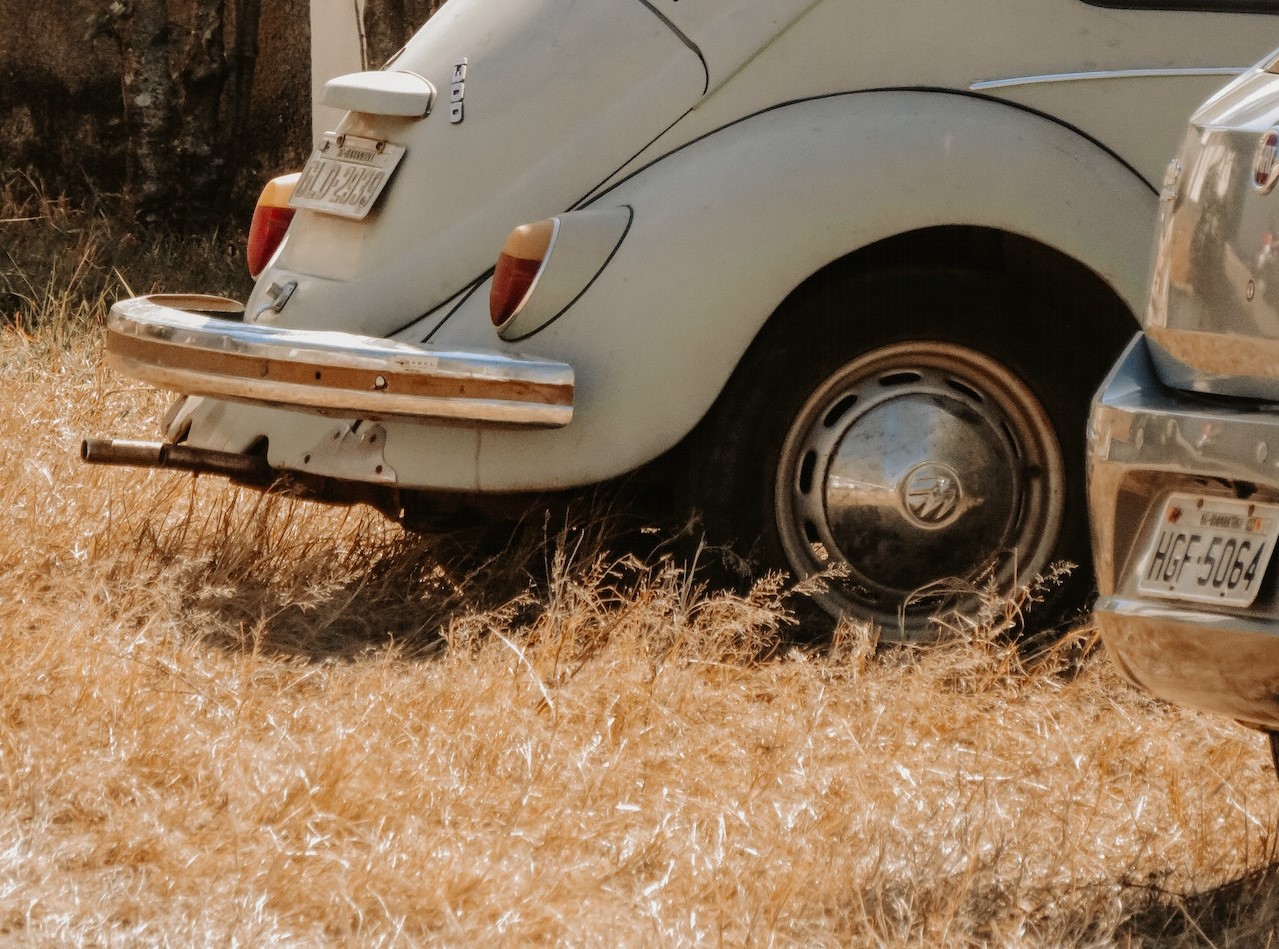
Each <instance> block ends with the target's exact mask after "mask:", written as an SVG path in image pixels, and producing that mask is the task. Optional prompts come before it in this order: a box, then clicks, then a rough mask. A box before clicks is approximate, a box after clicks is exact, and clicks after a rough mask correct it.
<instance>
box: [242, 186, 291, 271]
mask: <svg viewBox="0 0 1279 949" xmlns="http://www.w3.org/2000/svg"><path fill="white" fill-rule="evenodd" d="M301 177H302V175H301V173H297V174H292V175H283V176H282V177H279V178H272V179H271V180H270V181H268V182H267V183H266V187H265V188H263V189H262V194H261V195H259V196H258V203H257V207H255V208H254V209H253V223H252V224H251V225H249V246H248V249H247V251H246V253H245V257H246V259H247V262H248V265H249V274H250V275H251V276H253V277H256V276H257V275H258V274H260V273H261V272H262V271H263V270H265V269H266V265H267V264H268V263H269V262H270V260H271V257H272V256H273V255H274V254H275V252H276V249H277V248H279V246H280V241H282V240H284V232H285V231H287V230H288V229H289V223H290V222H291V221H292V220H293V209H292V208H291V207H289V198H291V197H293V189H294V188H295V187H296V186H297V183H298V179H299V178H301Z"/></svg>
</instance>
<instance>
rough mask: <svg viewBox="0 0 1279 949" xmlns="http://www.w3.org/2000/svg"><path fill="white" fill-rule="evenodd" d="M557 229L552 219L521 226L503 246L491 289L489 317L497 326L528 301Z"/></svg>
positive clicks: (556, 224)
mask: <svg viewBox="0 0 1279 949" xmlns="http://www.w3.org/2000/svg"><path fill="white" fill-rule="evenodd" d="M557 227H558V222H556V221H555V220H554V219H553V218H552V219H551V220H547V221H538V222H537V223H535V224H521V225H520V226H519V227H517V228H516V229H515V230H513V231H511V234H510V236H509V237H508V238H507V239H506V243H505V244H503V245H502V253H501V254H500V255H498V258H497V267H496V269H495V270H494V271H493V286H492V288H491V289H490V290H489V316H490V317H491V318H492V320H493V325H494V326H502V325H503V324H504V323H506V322H507V321H508V320H510V319H511V318H512V317H513V316H515V314H516V313H518V312H519V311H520V307H521V306H522V305H523V304H524V301H525V300H527V299H528V296H529V294H530V293H531V292H532V290H533V286H534V285H535V284H536V283H537V275H538V274H539V273H541V270H542V265H543V264H544V263H546V258H547V257H548V256H549V255H550V252H551V247H552V245H553V244H554V243H555V233H556V230H557Z"/></svg>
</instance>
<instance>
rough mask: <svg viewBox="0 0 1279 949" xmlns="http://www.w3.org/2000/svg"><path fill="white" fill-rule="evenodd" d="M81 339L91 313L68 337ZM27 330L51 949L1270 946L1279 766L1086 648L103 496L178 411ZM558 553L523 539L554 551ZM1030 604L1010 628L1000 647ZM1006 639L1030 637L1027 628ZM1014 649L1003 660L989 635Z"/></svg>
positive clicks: (240, 501)
mask: <svg viewBox="0 0 1279 949" xmlns="http://www.w3.org/2000/svg"><path fill="white" fill-rule="evenodd" d="M68 320H70V317H68ZM23 325H24V326H25V327H26V328H25V329H24V330H21V331H19V330H16V329H12V328H11V329H8V330H5V331H4V332H3V334H0V378H2V379H3V382H4V384H5V387H6V391H7V392H8V393H9V395H10V400H9V411H8V412H7V413H6V415H5V416H4V418H3V419H0V448H2V450H0V466H3V468H2V470H0V510H2V511H4V512H5V515H6V519H5V523H6V530H5V532H4V536H3V538H2V539H0V597H3V602H4V604H5V607H6V609H5V611H4V618H3V621H2V624H0V801H2V802H3V806H2V807H0V855H2V856H0V933H3V934H4V935H6V936H7V937H8V938H9V939H12V940H15V941H23V942H33V943H41V944H43V943H59V944H66V943H75V944H90V943H94V944H96V943H138V942H141V943H169V942H174V943H183V944H191V943H200V944H227V943H232V942H235V943H241V944H244V943H248V944H262V943H273V942H283V943H289V944H319V943H330V942H343V943H345V942H353V943H359V944H370V945H415V944H423V943H444V944H471V943H489V944H491V943H497V944H504V943H509V944H527V943H530V942H554V943H567V944H589V945H595V944H620V943H627V944H650V943H689V944H701V943H706V944H716V945H718V944H734V945H735V944H802V945H822V944H825V945H921V946H922V945H929V946H931V945H990V944H998V945H1010V946H1021V945H1054V946H1055V945H1062V944H1086V945H1100V944H1108V943H1120V944H1154V943H1159V944H1163V943H1169V944H1183V945H1198V944H1203V943H1205V942H1207V941H1212V942H1214V943H1216V944H1235V945H1245V944H1249V945H1251V944H1258V943H1259V942H1261V943H1264V940H1265V939H1266V938H1267V936H1268V934H1271V933H1272V932H1273V930H1274V927H1275V919H1276V910H1277V908H1279V885H1277V882H1279V881H1276V879H1275V878H1274V876H1273V874H1272V873H1271V871H1270V869H1269V868H1270V867H1271V866H1272V865H1273V863H1274V860H1275V848H1276V846H1279V844H1277V843H1276V834H1275V829H1274V821H1275V814H1276V803H1279V787H1276V784H1275V781H1274V779H1273V776H1272V775H1271V774H1270V773H1269V770H1268V767H1267V764H1266V760H1265V755H1264V753H1263V751H1262V742H1261V740H1260V739H1259V738H1258V737H1256V736H1254V735H1251V734H1250V733H1247V732H1245V731H1243V730H1241V729H1238V728H1236V727H1234V726H1232V725H1230V724H1229V723H1224V722H1220V721H1217V720H1215V719H1210V718H1207V717H1203V716H1198V715H1194V714H1191V713H1187V712H1182V711H1178V710H1174V709H1171V708H1168V707H1165V706H1162V705H1159V704H1157V703H1154V702H1152V701H1150V700H1147V699H1145V698H1143V697H1142V696H1140V695H1139V694H1137V693H1136V692H1134V691H1132V690H1130V689H1128V688H1126V687H1125V686H1123V685H1122V684H1121V683H1119V682H1118V681H1117V679H1116V678H1115V677H1114V675H1113V674H1112V673H1111V672H1110V670H1109V668H1108V667H1107V666H1106V665H1105V664H1104V663H1103V662H1100V661H1098V660H1097V659H1096V658H1095V657H1093V656H1090V655H1089V654H1088V650H1087V648H1086V646H1087V637H1088V635H1089V634H1088V633H1087V631H1083V632H1081V633H1079V634H1077V636H1076V639H1075V640H1071V641H1068V643H1067V644H1066V645H1057V646H1055V647H1053V648H1052V649H1049V650H1047V651H1044V652H1042V653H1041V654H1039V655H1036V656H1032V657H1027V656H1026V655H1025V654H1024V653H1021V652H1019V651H1018V649H1017V647H1016V645H1015V644H1014V643H1011V642H1008V641H1007V640H1006V638H1005V637H1003V636H1001V635H1000V634H999V633H998V631H997V629H998V626H999V623H998V622H994V623H993V624H991V625H990V626H989V627H988V632H986V633H981V634H978V633H974V632H972V631H969V632H968V634H967V635H966V636H965V637H963V639H964V641H962V642H959V641H957V642H953V643H948V644H942V645H940V646H938V647H934V648H928V649H906V648H881V647H879V646H878V644H877V642H876V638H875V634H874V631H873V630H868V629H863V628H858V627H855V626H852V625H844V626H842V627H840V629H839V630H837V632H836V635H835V637H834V639H833V641H832V643H831V644H830V645H829V646H828V647H826V648H809V649H798V648H786V647H782V648H778V646H777V644H778V641H779V640H778V634H779V632H780V631H782V630H784V629H785V628H786V627H787V623H788V620H789V616H788V613H787V609H786V601H785V592H786V586H785V581H784V580H783V579H782V578H776V577H773V578H767V579H765V580H764V581H762V582H761V583H759V584H758V585H757V586H756V587H755V588H754V589H752V590H750V591H748V592H746V593H745V594H738V593H731V592H724V591H720V590H717V589H713V588H709V587H707V586H706V584H705V581H703V580H702V579H701V578H700V576H701V575H700V574H699V573H698V571H697V570H696V569H695V568H696V562H695V560H694V561H691V562H683V561H681V560H679V559H678V558H676V557H675V556H673V555H670V554H667V555H664V556H659V557H657V558H655V559H650V560H647V561H641V560H638V559H635V558H633V557H629V556H625V555H622V556H617V555H610V554H608V553H607V552H606V551H605V550H604V549H603V548H601V547H600V546H599V545H598V544H597V543H595V541H594V540H593V538H594V537H595V536H596V534H597V533H598V532H597V531H596V530H595V529H594V528H593V526H592V525H591V524H589V523H588V524H576V525H575V524H571V523H570V524H568V525H567V526H565V527H563V529H560V527H559V526H558V525H556V526H555V527H554V528H553V529H548V530H547V531H546V532H545V536H544V537H541V538H538V537H534V538H533V539H534V540H536V541H537V542H536V543H534V542H529V543H527V544H525V545H521V544H516V545H514V546H512V547H510V548H508V549H505V550H502V551H500V552H499V553H498V554H497V555H496V556H489V555H486V554H483V553H480V552H477V551H471V552H470V554H469V555H467V556H462V555H459V548H461V549H462V553H463V554H465V553H466V547H467V546H468V544H469V539H468V537H467V536H465V535H454V536H452V537H447V538H423V537H417V536H412V535H406V534H404V533H403V532H401V531H400V530H399V529H398V528H397V527H395V526H394V525H390V524H388V523H386V522H384V521H382V520H381V519H379V517H377V516H376V515H373V514H371V513H369V512H366V511H363V510H359V509H353V510H327V509H323V508H319V507H316V506H312V505H307V504H303V503H301V502H297V501H292V500H289V499H287V498H264V497H262V496H259V495H256V494H253V493H248V492H241V491H238V490H236V489H233V488H230V487H228V486H226V485H224V484H222V483H219V482H217V481H214V480H210V479H191V478H189V477H184V476H178V475H171V474H159V473H156V474H146V473H138V472H122V471H111V470H103V469H94V468H87V467H84V466H81V465H80V464H78V462H77V461H76V460H75V446H76V443H77V439H78V438H79V436H80V435H82V434H83V433H85V432H90V431H115V432H119V433H121V434H129V433H137V434H142V433H145V432H147V431H148V429H147V427H146V426H147V424H148V420H149V419H152V418H154V417H155V415H156V414H157V412H158V409H159V404H160V400H159V399H158V398H157V397H156V396H154V395H152V394H150V393H148V392H145V391H142V390H140V389H137V388H135V387H132V386H129V385H127V384H125V383H122V382H121V381H120V380H118V379H116V378H114V377H111V376H109V375H106V374H104V373H103V371H102V370H101V368H100V365H99V363H98V361H97V352H96V349H95V345H94V343H93V341H92V338H91V337H88V336H86V335H85V334H84V333H83V332H80V331H75V332H68V333H65V334H64V336H63V337H59V336H58V335H57V334H58V332H61V331H55V330H52V329H45V328H43V326H41V325H39V321H36V322H35V323H32V324H30V325H27V324H23ZM532 533H533V534H534V535H535V534H536V532H532ZM1017 608H1019V607H1018V606H1017V605H1016V604H1012V605H1009V604H998V603H992V604H991V610H992V616H995V617H998V616H1001V615H1002V616H1007V615H1008V610H1010V609H1017ZM1001 611H1002V612H1001ZM992 631H993V632H992Z"/></svg>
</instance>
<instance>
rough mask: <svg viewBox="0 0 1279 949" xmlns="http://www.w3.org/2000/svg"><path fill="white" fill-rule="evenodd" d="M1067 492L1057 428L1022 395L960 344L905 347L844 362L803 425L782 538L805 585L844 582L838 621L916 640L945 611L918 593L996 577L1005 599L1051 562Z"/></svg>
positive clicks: (785, 484) (787, 478)
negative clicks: (829, 574) (983, 575)
mask: <svg viewBox="0 0 1279 949" xmlns="http://www.w3.org/2000/svg"><path fill="white" fill-rule="evenodd" d="M1064 490H1065V487H1064V465H1063V463H1062V459H1061V453H1060V450H1059V447H1058V445H1057V440H1056V435H1055V433H1054V431H1053V428H1052V423H1051V421H1050V420H1049V419H1048V417H1047V415H1046V414H1045V412H1044V410H1043V408H1042V406H1041V405H1040V404H1039V402H1038V400H1037V399H1036V398H1035V396H1034V394H1033V393H1032V392H1031V391H1030V390H1029V389H1028V388H1027V386H1026V385H1025V383H1023V382H1022V381H1021V380H1020V379H1019V378H1018V377H1017V376H1016V375H1014V374H1013V373H1011V372H1010V371H1009V370H1008V369H1007V368H1005V367H1004V366H1003V365H1001V364H1000V363H998V362H996V361H995V360H993V359H991V358H989V357H987V356H985V355H983V354H981V353H979V352H976V351H974V350H970V349H967V348H966V347H963V346H958V345H955V344H950V343H940V342H933V341H922V342H911V343H901V344H895V345H892V346H887V347H885V348H883V349H879V350H876V351H874V352H872V353H868V354H867V355H865V356H862V357H859V358H858V359H855V360H853V361H852V362H850V363H848V364H847V365H845V366H844V367H843V368H841V369H840V370H839V371H838V372H836V373H835V374H834V375H832V376H831V377H830V378H829V379H828V380H827V381H826V382H825V383H824V384H823V385H822V386H821V387H820V388H819V389H818V390H817V391H816V392H814V393H813V395H812V396H811V397H810V398H809V399H808V401H807V402H806V403H805V404H804V406H803V408H802V409H801V410H800V412H799V414H798V415H797V416H796V418H795V420H794V423H793V424H792V425H791V428H790V430H789V432H788V434H787V437H786V439H785V442H784V443H783V447H782V454H781V458H780V462H779V469H778V478H777V498H776V510H777V512H778V518H777V520H778V525H777V526H778V535H779V537H780V539H781V541H782V546H783V548H784V549H785V551H786V555H787V558H788V559H789V561H790V564H791V567H792V569H793V570H794V571H795V572H796V573H797V574H799V575H801V576H809V575H812V574H814V573H820V572H823V571H828V570H830V569H831V568H832V567H841V568H842V572H844V573H845V574H846V576H844V577H842V578H840V579H835V580H831V581H829V584H828V586H829V589H828V590H827V592H826V593H824V594H821V595H819V596H818V597H817V599H818V600H819V602H820V603H821V604H822V606H823V607H825V608H826V609H827V610H828V611H829V612H831V613H832V614H835V615H842V614H845V613H847V614H851V615H853V616H858V617H861V618H864V619H870V620H872V621H874V622H877V623H879V624H880V625H881V626H883V628H884V632H885V634H886V635H888V636H893V635H895V634H896V635H902V636H905V637H906V638H917V637H920V636H925V635H927V634H928V632H929V620H930V616H931V615H932V614H933V613H934V612H935V611H936V610H937V609H938V608H939V607H941V606H942V605H943V602H942V599H941V598H940V597H939V596H937V595H928V594H927V593H924V592H922V591H925V590H926V589H928V588H930V587H932V588H933V589H936V588H939V587H941V586H943V585H945V586H949V587H951V588H954V587H955V586H956V584H953V583H951V584H943V583H942V581H947V580H952V579H954V580H958V581H961V583H960V584H959V586H962V585H963V581H971V580H972V579H974V577H975V576H976V575H977V574H979V573H980V572H981V571H982V570H984V569H986V568H988V567H989V568H992V569H993V570H994V571H995V576H996V579H997V581H998V582H999V584H1000V586H1001V587H1002V588H1008V587H1011V585H1012V584H1013V583H1014V582H1015V580H1016V579H1017V578H1018V577H1029V576H1033V575H1034V574H1035V573H1038V572H1040V571H1042V570H1043V569H1044V568H1045V567H1046V566H1047V565H1048V559H1049V557H1050V556H1051V554H1052V551H1053V549H1054V548H1055V546H1056V542H1057V537H1058V535H1059V533H1060V529H1061V518H1062V503H1063V498H1064ZM961 599H962V597H961ZM953 605H957V606H963V603H962V602H961V603H956V604H953Z"/></svg>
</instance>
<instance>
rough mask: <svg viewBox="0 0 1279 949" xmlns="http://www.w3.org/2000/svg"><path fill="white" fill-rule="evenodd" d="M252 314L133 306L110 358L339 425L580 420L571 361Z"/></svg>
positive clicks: (141, 371)
mask: <svg viewBox="0 0 1279 949" xmlns="http://www.w3.org/2000/svg"><path fill="white" fill-rule="evenodd" d="M242 317H243V310H242V309H241V308H240V307H239V305H238V304H236V303H235V302H234V301H230V300H226V299H223V298H221V297H205V296H197V295H187V296H173V295H160V296H150V297H137V298H134V299H131V300H123V301H121V302H119V303H116V304H115V305H114V306H112V308H111V312H110V314H109V315H108V317H107V335H106V349H107V361H108V363H109V364H110V365H111V366H112V367H113V368H115V369H117V370H118V371H120V372H122V373H124V374H125V375H128V376H131V377H133V378H135V379H139V380H141V381H143V382H147V383H150V384H151V385H154V386H158V387H160V388H164V389H171V390H174V391H177V392H181V393H185V394H187V395H200V396H212V397H214V398H220V399H229V400H232V401H237V402H247V403H251V404H255V405H266V406H272V407H276V408H286V409H294V410H297V411H303V412H309V413H314V414H318V415H326V416H332V417H337V418H352V417H354V418H363V419H370V420H380V419H421V420H435V421H455V422H467V423H476V424H488V425H503V426H522V427H529V428H558V427H562V426H564V425H567V424H568V423H569V422H570V421H571V420H572V418H573V391H574V384H573V369H572V367H571V366H569V365H567V364H565V363H561V362H556V361H553V360H547V359H539V358H537V357H532V356H523V355H512V354H507V353H501V352H496V351H494V352H488V351H479V350H466V351H449V350H441V349H433V348H431V347H429V346H425V345H416V344H413V343H402V342H397V341H394V340H389V339H380V338H376V337H369V336H358V335H355V334H352V333H340V332H326V331H319V330H305V329H292V328H287V327H280V326H273V325H269V324H260V323H246V322H243V320H242Z"/></svg>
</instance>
